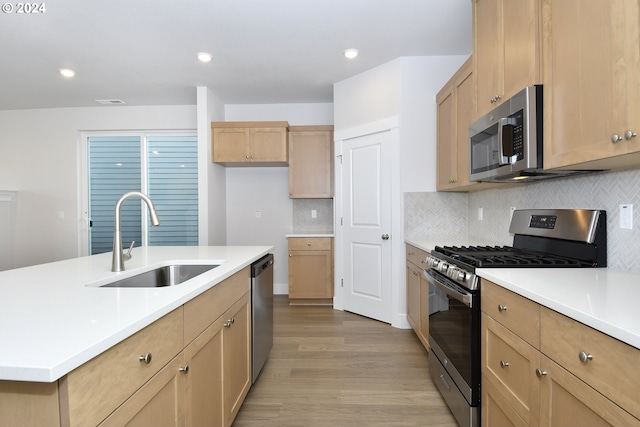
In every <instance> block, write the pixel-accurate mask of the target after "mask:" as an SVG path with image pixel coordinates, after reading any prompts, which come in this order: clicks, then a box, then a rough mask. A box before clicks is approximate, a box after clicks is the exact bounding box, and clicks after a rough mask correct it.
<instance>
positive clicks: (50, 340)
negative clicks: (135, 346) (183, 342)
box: [0, 246, 277, 382]
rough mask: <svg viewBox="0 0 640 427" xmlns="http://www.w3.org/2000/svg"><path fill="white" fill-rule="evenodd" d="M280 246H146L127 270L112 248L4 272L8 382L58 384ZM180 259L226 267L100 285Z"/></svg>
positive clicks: (3, 363)
mask: <svg viewBox="0 0 640 427" xmlns="http://www.w3.org/2000/svg"><path fill="white" fill-rule="evenodd" d="M272 251H273V247H271V246H190V247H140V248H135V249H133V258H132V259H131V260H129V261H127V262H126V263H125V268H126V271H124V272H120V273H112V272H111V253H105V254H100V255H94V256H89V257H82V258H76V259H70V260H65V261H59V262H53V263H48V264H41V265H37V266H33V267H25V268H19V269H15V270H7V271H0V343H2V346H1V347H0V380H18V381H37V382H53V381H56V380H57V379H59V378H60V377H62V376H64V375H66V374H67V373H69V372H70V371H72V370H73V369H75V368H77V367H78V366H80V365H82V364H83V363H85V362H87V361H89V360H90V359H92V358H93V357H95V356H97V355H98V354H100V353H102V352H103V351H105V350H107V349H109V348H110V347H112V346H113V345H115V344H117V343H119V342H120V341H122V340H124V339H126V338H127V337H129V336H131V335H133V334H134V333H135V332H137V331H139V330H141V329H142V328H144V327H145V326H147V325H149V324H151V323H152V322H154V321H155V320H157V319H159V318H160V317H162V316H164V315H165V314H167V313H169V312H170V311H172V310H174V309H175V308H178V307H180V306H181V305H182V304H184V303H185V302H187V301H189V300H191V299H192V298H194V297H195V296H197V295H199V294H201V293H202V292H204V291H206V290H207V289H209V288H211V287H212V286H214V285H216V284H217V283H219V282H221V281H223V280H224V279H226V278H228V277H230V276H232V275H233V274H235V273H236V272H238V271H240V270H241V269H243V268H244V267H246V266H248V265H250V264H251V263H252V262H254V261H256V260H258V259H260V258H261V257H262V256H264V255H266V254H268V253H270V252H272ZM178 262H179V263H182V264H220V266H219V267H216V268H214V269H212V270H209V271H208V272H206V273H203V274H201V275H200V276H197V277H195V278H193V279H191V280H188V281H186V282H184V283H182V284H180V285H178V286H171V287H163V288H101V287H99V286H98V285H100V284H104V283H106V282H108V281H111V280H114V279H116V278H118V279H120V278H125V277H129V276H133V275H136V274H139V273H143V272H145V271H148V270H151V269H153V268H155V267H161V266H164V265H168V264H172V263H178ZM276 262H277V260H276ZM87 284H92V285H93V286H87Z"/></svg>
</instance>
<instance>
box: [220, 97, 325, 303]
mask: <svg viewBox="0 0 640 427" xmlns="http://www.w3.org/2000/svg"><path fill="white" fill-rule="evenodd" d="M225 120H226V121H288V122H289V124H290V125H330V124H333V104H327V103H322V104H251V105H240V104H238V105H226V106H225ZM226 180H227V181H226V182H227V188H226V193H227V199H226V204H227V218H226V222H227V244H228V245H272V246H274V247H275V251H274V257H275V264H274V269H273V270H274V273H273V274H274V292H275V293H276V294H287V293H288V292H289V286H288V282H289V276H288V271H289V257H288V250H287V240H286V238H285V235H286V234H290V233H291V232H292V229H293V213H292V211H293V208H292V201H291V199H289V169H288V168H287V167H269V168H262V167H233V168H232V167H229V168H226ZM256 211H260V212H261V214H260V218H256Z"/></svg>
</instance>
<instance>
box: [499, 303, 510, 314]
mask: <svg viewBox="0 0 640 427" xmlns="http://www.w3.org/2000/svg"><path fill="white" fill-rule="evenodd" d="M508 308H509V307H507V306H506V305H502V304H498V311H499V312H501V313H502V312H503V311H507V309H508Z"/></svg>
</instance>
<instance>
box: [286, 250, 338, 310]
mask: <svg viewBox="0 0 640 427" xmlns="http://www.w3.org/2000/svg"><path fill="white" fill-rule="evenodd" d="M289 298H291V299H296V298H299V299H315V298H323V299H326V298H333V256H332V251H289Z"/></svg>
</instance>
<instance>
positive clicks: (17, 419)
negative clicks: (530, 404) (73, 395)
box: [0, 381, 60, 427]
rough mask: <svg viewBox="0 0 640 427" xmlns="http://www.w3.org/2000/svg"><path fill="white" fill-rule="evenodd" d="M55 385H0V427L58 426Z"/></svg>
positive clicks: (1, 382)
mask: <svg viewBox="0 0 640 427" xmlns="http://www.w3.org/2000/svg"><path fill="white" fill-rule="evenodd" d="M58 402H59V398H58V383H57V382H54V383H32V382H24V381H0V427H15V426H30V427H58V426H60V409H59V404H58Z"/></svg>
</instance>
